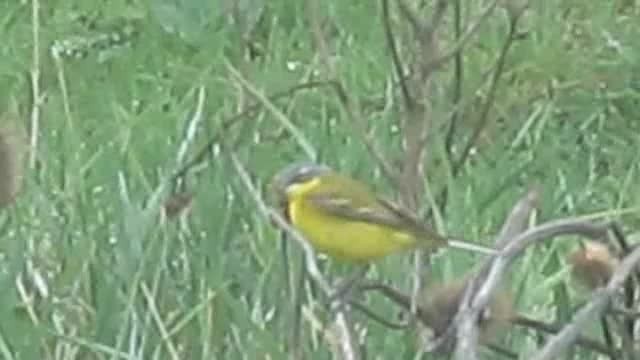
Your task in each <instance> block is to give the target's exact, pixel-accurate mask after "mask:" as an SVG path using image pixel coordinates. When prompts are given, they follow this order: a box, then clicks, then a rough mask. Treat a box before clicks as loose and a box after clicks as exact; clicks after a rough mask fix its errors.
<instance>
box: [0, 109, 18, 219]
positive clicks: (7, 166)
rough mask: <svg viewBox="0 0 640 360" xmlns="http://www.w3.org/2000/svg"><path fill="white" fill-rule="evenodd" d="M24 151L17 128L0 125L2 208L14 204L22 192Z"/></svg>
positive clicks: (0, 202)
mask: <svg viewBox="0 0 640 360" xmlns="http://www.w3.org/2000/svg"><path fill="white" fill-rule="evenodd" d="M0 121H3V122H4V120H0ZM23 151H24V139H23V137H22V136H21V134H20V132H19V131H18V130H17V128H15V127H13V126H9V125H7V124H6V123H5V124H0V208H4V207H6V206H8V205H10V204H12V203H13V201H14V200H15V198H16V196H17V195H18V192H19V191H20V187H21V185H22V175H23V170H24V169H23V163H22V158H23Z"/></svg>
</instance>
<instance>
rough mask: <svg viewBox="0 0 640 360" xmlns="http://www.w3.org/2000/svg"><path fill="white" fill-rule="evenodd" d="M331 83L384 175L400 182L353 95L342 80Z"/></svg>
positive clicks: (395, 181) (391, 180)
mask: <svg viewBox="0 0 640 360" xmlns="http://www.w3.org/2000/svg"><path fill="white" fill-rule="evenodd" d="M330 83H331V84H332V85H333V90H334V91H335V93H336V95H337V96H338V100H339V101H340V103H341V105H342V107H343V108H344V110H345V111H346V112H347V116H348V117H349V120H351V122H352V123H353V124H355V126H357V129H358V130H359V131H360V133H361V135H362V140H363V141H364V144H365V146H366V147H367V150H368V151H369V154H371V156H372V157H373V158H374V160H375V161H376V162H377V164H378V166H379V167H380V170H381V171H382V175H384V176H385V178H387V180H389V181H390V182H391V183H392V184H394V185H397V184H398V183H399V179H398V176H397V175H396V173H397V170H396V169H395V168H394V167H393V166H392V165H391V162H389V160H388V159H387V156H386V155H385V153H384V151H382V150H381V149H380V147H379V146H378V143H377V142H376V140H375V137H374V134H373V133H372V132H370V131H369V130H368V129H367V126H366V122H365V121H364V119H362V116H361V115H360V110H359V107H358V106H357V105H356V104H354V103H353V100H352V99H351V97H349V95H347V92H346V90H345V88H344V86H343V85H342V83H341V82H339V81H331V82H330Z"/></svg>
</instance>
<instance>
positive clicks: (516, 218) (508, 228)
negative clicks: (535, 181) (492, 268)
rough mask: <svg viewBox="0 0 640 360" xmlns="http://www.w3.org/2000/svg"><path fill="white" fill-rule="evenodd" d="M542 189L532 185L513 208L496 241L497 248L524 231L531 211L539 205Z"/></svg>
mask: <svg viewBox="0 0 640 360" xmlns="http://www.w3.org/2000/svg"><path fill="white" fill-rule="evenodd" d="M539 197H540V191H539V189H538V188H537V187H532V188H531V189H530V190H529V191H528V192H527V193H526V194H525V196H524V197H522V199H520V201H518V202H517V203H516V205H515V206H514V207H513V209H511V213H509V216H508V217H507V220H506V221H505V222H504V225H503V227H502V229H501V230H500V234H498V238H497V239H496V241H495V246H494V247H495V248H496V249H501V248H503V247H504V246H505V245H507V243H508V242H509V241H510V240H511V239H513V238H514V237H515V236H516V235H518V234H520V233H522V232H523V231H524V230H525V228H526V226H527V221H528V220H529V217H530V216H531V212H532V211H533V210H534V209H535V208H536V207H537V205H538V199H539Z"/></svg>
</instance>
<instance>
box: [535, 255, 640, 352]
mask: <svg viewBox="0 0 640 360" xmlns="http://www.w3.org/2000/svg"><path fill="white" fill-rule="evenodd" d="M639 262H640V247H638V248H636V249H635V250H634V251H633V252H631V254H629V255H628V256H626V257H625V258H624V259H623V260H622V262H620V265H618V267H617V269H616V271H615V272H614V273H613V276H612V277H611V280H609V283H608V284H607V286H606V287H604V288H600V289H598V290H596V291H595V292H594V295H593V297H592V300H591V301H590V302H589V303H587V304H586V305H585V306H583V307H582V308H581V309H580V311H578V312H577V313H576V315H575V316H574V318H573V320H572V322H571V323H569V324H567V325H565V326H564V328H563V329H562V331H560V332H559V333H558V334H556V335H555V336H553V337H552V338H551V339H549V341H547V343H546V344H545V346H544V347H543V348H542V349H541V350H540V352H538V353H537V354H535V355H534V356H533V357H532V358H531V359H532V360H551V359H556V358H558V357H559V356H560V355H561V354H562V353H564V351H565V350H566V349H567V348H568V347H569V346H571V345H572V344H573V343H574V342H576V339H577V338H578V335H579V334H580V332H581V331H582V329H584V328H585V327H586V326H588V325H589V324H590V323H591V322H592V321H593V318H594V317H596V316H598V315H600V314H602V313H603V312H604V310H606V308H607V306H608V305H609V303H610V301H611V298H612V297H613V296H614V295H616V294H617V293H618V290H619V289H620V287H621V286H622V285H623V284H624V282H625V281H626V279H627V277H628V276H629V275H630V274H631V273H632V272H633V271H634V268H635V266H636V265H637V264H638V263H639Z"/></svg>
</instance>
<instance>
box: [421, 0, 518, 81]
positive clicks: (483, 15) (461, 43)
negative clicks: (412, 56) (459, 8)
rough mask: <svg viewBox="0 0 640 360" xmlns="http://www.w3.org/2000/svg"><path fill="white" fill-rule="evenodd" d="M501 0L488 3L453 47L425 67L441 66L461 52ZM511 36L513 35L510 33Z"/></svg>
mask: <svg viewBox="0 0 640 360" xmlns="http://www.w3.org/2000/svg"><path fill="white" fill-rule="evenodd" d="M498 2H499V0H494V1H493V2H491V3H490V4H489V5H487V6H486V7H485V8H484V9H483V10H482V11H481V12H480V15H478V18H477V19H476V21H474V22H472V23H471V25H469V27H468V28H467V31H465V33H464V34H462V36H461V37H460V39H459V40H458V41H457V42H456V43H455V44H454V45H453V46H452V47H451V49H449V50H447V51H446V52H445V53H444V54H441V55H440V56H438V57H437V58H434V59H433V60H431V61H430V62H428V63H427V64H426V65H425V67H428V68H433V69H435V68H439V67H440V66H442V65H443V64H444V63H446V62H449V61H450V60H451V58H453V57H454V56H456V54H458V53H460V51H462V49H463V48H464V47H465V46H466V45H467V43H468V42H469V40H471V37H472V36H473V35H475V34H477V33H478V28H479V27H480V25H482V24H484V23H485V21H486V20H487V18H488V17H489V15H491V14H492V13H493V10H495V8H496V5H498ZM510 36H511V35H510Z"/></svg>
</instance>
